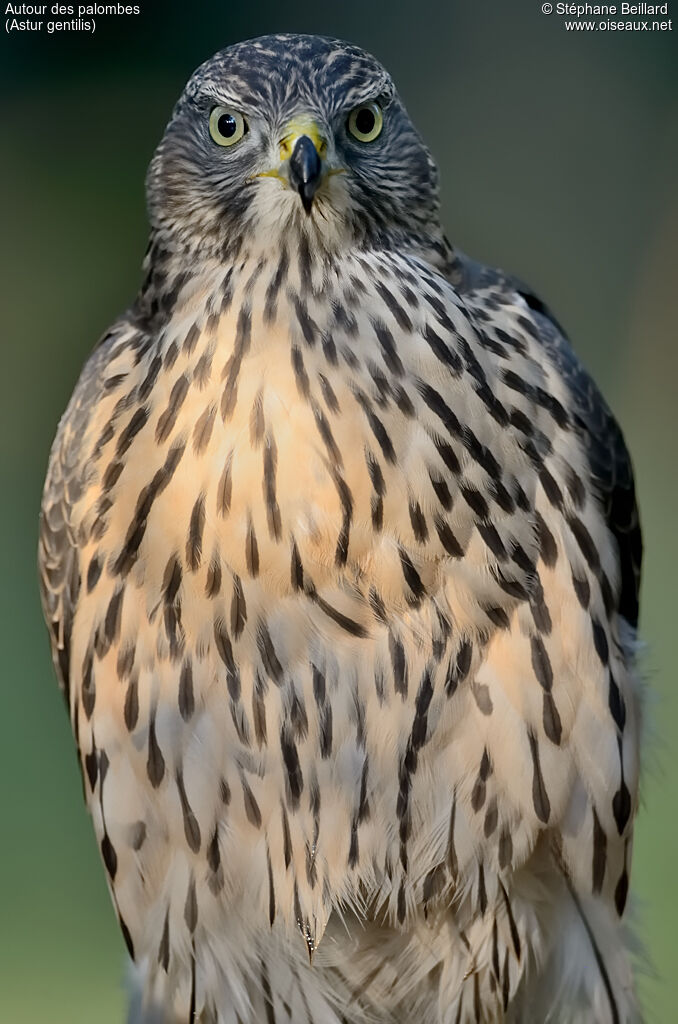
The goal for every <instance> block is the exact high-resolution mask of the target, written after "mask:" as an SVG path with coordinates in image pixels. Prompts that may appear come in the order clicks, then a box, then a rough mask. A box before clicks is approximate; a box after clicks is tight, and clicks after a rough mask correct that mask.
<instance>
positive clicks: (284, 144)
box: [280, 116, 327, 161]
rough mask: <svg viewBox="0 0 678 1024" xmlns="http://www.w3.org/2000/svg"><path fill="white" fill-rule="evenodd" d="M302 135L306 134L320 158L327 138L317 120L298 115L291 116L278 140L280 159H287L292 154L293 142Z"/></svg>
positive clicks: (325, 146) (324, 150)
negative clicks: (280, 138)
mask: <svg viewBox="0 0 678 1024" xmlns="http://www.w3.org/2000/svg"><path fill="white" fill-rule="evenodd" d="M302 135H307V136H308V138H309V139H310V140H311V142H312V143H313V145H314V146H315V148H316V152H317V153H318V156H319V157H320V159H321V160H322V158H323V157H324V156H325V154H326V153H327V139H326V138H325V137H324V135H322V133H321V131H320V128H319V127H318V124H317V122H316V121H314V120H313V118H312V117H304V116H300V117H295V118H293V119H292V120H291V121H290V122H289V123H288V124H287V126H286V128H285V133H284V135H283V137H282V140H281V142H280V159H281V161H282V160H288V159H289V158H290V157H291V156H292V150H293V149H294V146H295V143H296V142H297V140H298V139H300V138H301V136H302Z"/></svg>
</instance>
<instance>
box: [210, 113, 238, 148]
mask: <svg viewBox="0 0 678 1024" xmlns="http://www.w3.org/2000/svg"><path fill="white" fill-rule="evenodd" d="M246 131H247V121H246V120H245V118H244V117H243V116H242V114H239V113H238V112H237V111H236V110H229V109H228V107H215V108H214V110H213V111H212V113H211V114H210V135H211V136H212V138H213V139H214V141H215V142H216V144H217V146H235V144H236V142H240V140H241V139H242V137H243V135H244V134H245V132H246Z"/></svg>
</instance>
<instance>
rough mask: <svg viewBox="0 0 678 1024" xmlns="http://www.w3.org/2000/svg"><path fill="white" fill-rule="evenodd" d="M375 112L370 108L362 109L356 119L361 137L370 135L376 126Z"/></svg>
mask: <svg viewBox="0 0 678 1024" xmlns="http://www.w3.org/2000/svg"><path fill="white" fill-rule="evenodd" d="M376 120H377V119H376V118H375V116H374V111H373V110H370V108H369V107H361V108H360V110H359V111H358V113H357V114H356V118H355V126H356V128H357V129H358V131H359V132H360V134H361V135H369V134H370V132H371V131H373V130H374V126H375V124H376Z"/></svg>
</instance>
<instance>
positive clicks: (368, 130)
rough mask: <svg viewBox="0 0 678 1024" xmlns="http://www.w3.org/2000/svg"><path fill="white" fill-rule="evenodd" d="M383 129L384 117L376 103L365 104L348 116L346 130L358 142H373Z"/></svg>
mask: <svg viewBox="0 0 678 1024" xmlns="http://www.w3.org/2000/svg"><path fill="white" fill-rule="evenodd" d="M383 127H384V115H383V114H382V111H381V107H380V106H379V104H378V103H365V104H363V106H361V107H356V108H355V109H354V110H352V111H351V113H350V114H349V115H348V130H349V131H350V133H351V135H352V136H353V138H354V139H357V140H358V142H374V140H375V139H376V138H377V137H378V136H379V135H381V129H382V128H383Z"/></svg>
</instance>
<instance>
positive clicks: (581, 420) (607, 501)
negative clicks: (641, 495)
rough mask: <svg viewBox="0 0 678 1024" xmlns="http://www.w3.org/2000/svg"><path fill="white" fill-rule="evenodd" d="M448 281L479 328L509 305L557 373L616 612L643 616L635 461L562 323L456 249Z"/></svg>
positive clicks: (515, 284)
mask: <svg viewBox="0 0 678 1024" xmlns="http://www.w3.org/2000/svg"><path fill="white" fill-rule="evenodd" d="M449 278H450V280H451V282H452V284H453V285H454V288H455V290H456V291H457V292H458V294H459V295H460V297H461V298H462V299H463V301H464V302H465V303H466V304H467V306H468V308H469V309H470V311H471V315H472V316H474V315H475V316H477V315H478V312H480V314H481V319H480V320H479V321H477V322H476V327H477V328H479V329H480V330H482V329H483V321H484V320H485V319H489V320H490V322H491V321H492V319H493V317H494V316H495V314H497V313H498V314H499V315H501V313H502V312H504V311H505V310H507V309H511V311H512V313H513V315H514V317H515V322H516V325H517V328H518V329H519V330H520V331H521V332H523V333H527V334H528V335H529V336H530V338H532V339H533V340H534V341H536V342H537V344H538V346H539V347H540V349H541V350H543V354H544V357H545V359H547V360H548V362H549V364H550V365H551V367H552V368H553V369H555V371H556V373H557V374H558V376H559V377H560V379H561V381H562V383H563V385H564V386H565V389H566V393H567V395H568V397H569V401H570V411H571V413H572V417H573V420H574V424H575V427H576V430H577V432H578V435H579V437H580V440H581V443H582V445H583V448H584V451H585V453H586V458H587V462H588V469H589V474H590V485H591V487H592V489H593V490H594V492H595V493H596V494H597V495H598V497H599V499H600V501H601V503H602V507H603V512H604V516H605V520H606V523H607V525H608V528H609V529H610V532H611V533H612V535H613V536H614V538H615V541H616V543H617V545H618V549H619V562H620V570H621V591H620V597H619V611H620V613H621V614H622V615H623V616H624V617H625V618H626V619H627V620H628V621H629V622H630V623H631V624H632V625H634V626H635V625H637V621H638V600H639V588H640V577H641V563H642V534H641V528H640V520H639V513H638V506H637V501H636V493H635V480H634V473H633V465H632V461H631V456H630V454H629V451H628V448H627V446H626V442H625V440H624V435H623V433H622V430H621V427H620V425H619V423H618V422H617V420H616V418H615V416H614V414H613V413H612V411H611V410H610V407H609V406H608V404H607V402H606V401H605V399H604V398H603V396H602V394H601V392H600V390H599V388H598V386H597V385H596V383H595V381H594V380H593V378H592V377H591V375H590V374H589V372H588V371H587V370H586V368H585V367H584V365H583V364H582V362H581V361H580V359H579V357H578V356H577V354H576V352H575V351H574V349H573V348H572V346H571V344H570V342H569V340H568V338H567V335H566V333H565V331H564V329H563V328H562V327H561V325H560V324H559V322H558V320H557V319H556V317H555V316H554V314H553V313H552V311H551V310H550V309H549V307H548V306H547V305H546V304H545V303H544V302H543V301H542V299H541V298H540V297H539V296H538V295H537V294H536V293H535V292H534V291H533V290H532V288H531V287H530V286H529V285H527V284H525V283H524V282H523V281H521V280H520V279H519V278H517V277H515V276H513V275H511V274H508V273H506V272H504V271H502V270H499V269H496V268H494V267H490V266H487V265H484V264H481V263H478V262H476V261H474V260H472V259H470V258H469V257H467V256H465V255H464V254H459V253H458V254H456V255H455V259H454V261H453V262H452V264H451V268H450V271H449Z"/></svg>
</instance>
